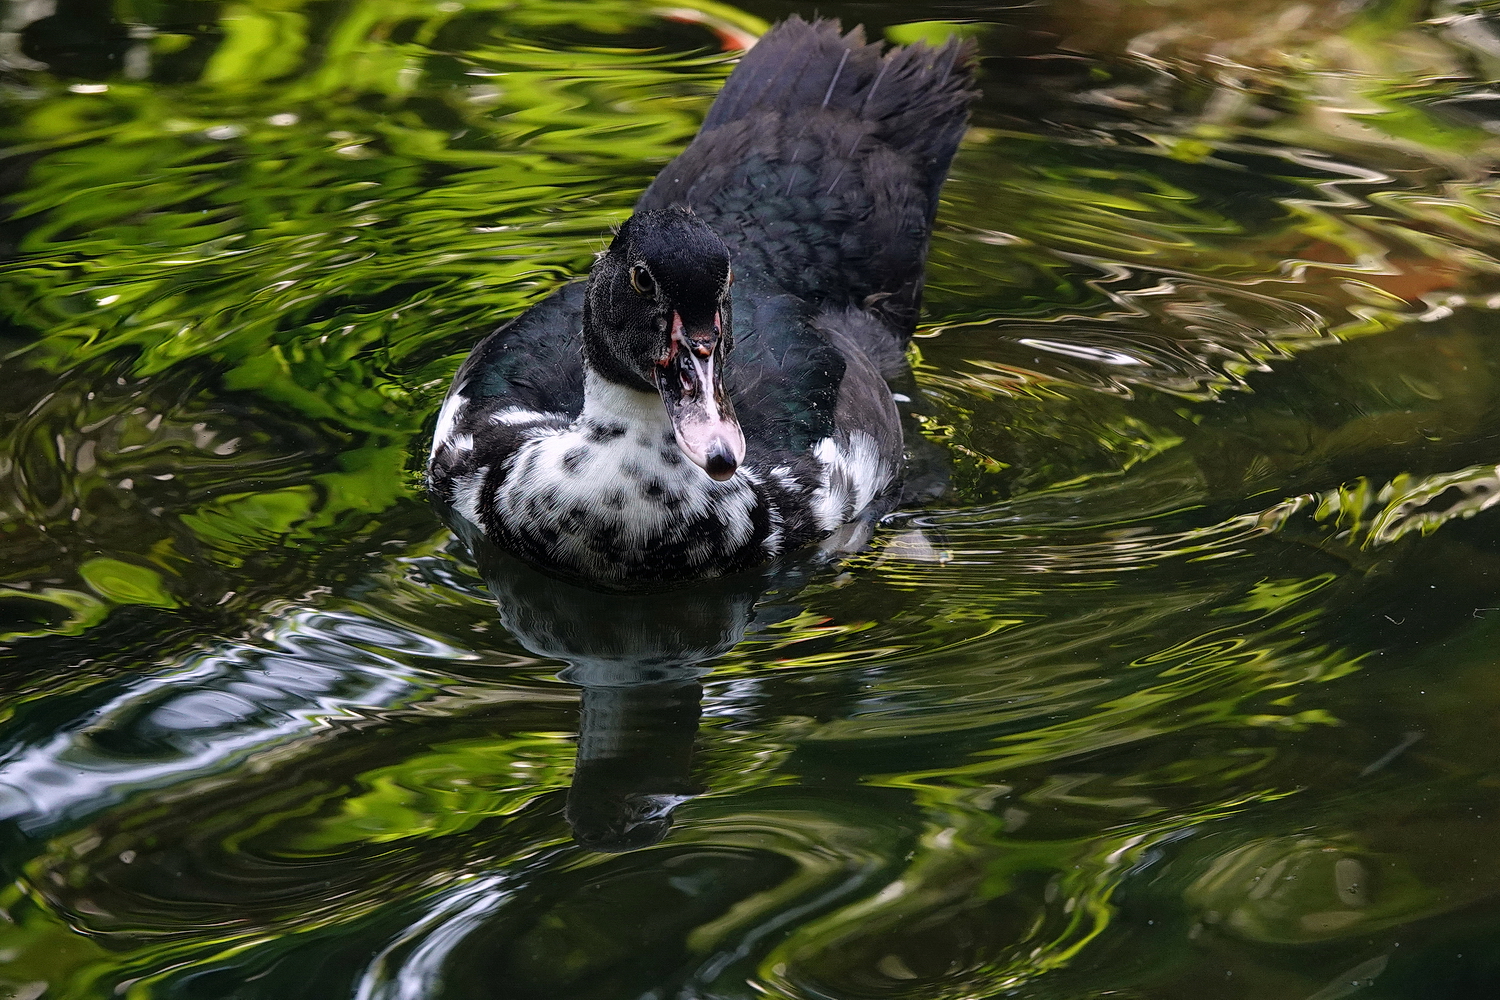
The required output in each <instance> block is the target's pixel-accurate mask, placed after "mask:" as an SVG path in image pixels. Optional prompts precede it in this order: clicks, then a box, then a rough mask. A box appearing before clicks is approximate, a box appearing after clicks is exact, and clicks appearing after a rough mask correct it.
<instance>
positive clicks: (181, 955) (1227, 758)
mask: <svg viewBox="0 0 1500 1000" xmlns="http://www.w3.org/2000/svg"><path fill="white" fill-rule="evenodd" d="M200 6H201V8H202V9H198V7H200ZM13 7H14V9H13V10H10V11H8V12H7V13H5V14H4V16H3V20H0V135H3V138H4V145H5V151H4V153H3V154H0V272H3V279H0V358H3V363H0V412H3V413H4V415H5V419H3V420H0V656H3V658H4V663H5V671H4V675H3V679H0V868H3V870H4V872H5V876H6V878H5V880H4V883H5V887H4V889H3V891H0V916H4V917H5V918H6V919H5V920H4V921H3V922H0V995H14V996H18V997H27V998H41V997H58V998H78V1000H84V998H93V997H98V996H125V997H129V998H133V1000H145V998H152V997H188V996H192V997H219V996H223V997H228V996H235V997H243V998H258V997H276V998H278V1000H282V998H290V997H309V998H318V1000H323V998H327V997H339V996H350V997H357V998H363V1000H395V998H415V997H422V998H432V1000H444V998H452V1000H460V998H471V997H488V996H495V995H505V996H507V997H512V998H516V1000H530V998H536V1000H544V998H545V1000H552V998H556V997H562V996H566V997H573V998H579V1000H625V998H630V1000H635V998H639V1000H662V998H666V997H695V998H700V997H701V998H705V1000H707V998H725V1000H729V998H736V1000H739V998H744V997H747V996H750V995H758V996H766V997H778V998H785V1000H809V998H822V1000H870V998H879V997H890V998H911V1000H930V998H953V1000H958V998H964V997H976V996H998V995H1016V996H1026V997H1039V998H1041V997H1045V998H1058V1000H1062V998H1075V997H1076V998H1086V997H1098V996H1104V995H1118V996H1133V997H1161V998H1169V997H1179V996H1194V997H1196V996H1209V995H1219V994H1221V993H1224V992H1225V991H1226V990H1228V991H1229V992H1232V993H1233V994H1234V995H1235V996H1237V997H1243V998H1245V1000H1259V998H1281V997H1285V996H1293V997H1299V996H1301V997H1316V998H1330V997H1334V996H1349V995H1356V994H1355V993H1352V992H1350V991H1355V990H1358V991H1365V992H1368V993H1369V994H1370V995H1371V996H1374V995H1375V994H1376V993H1378V994H1379V995H1380V996H1381V997H1385V998H1392V1000H1394V998H1408V997H1410V998H1418V997H1422V998H1425V997H1430V996H1440V995H1441V996H1469V995H1472V996H1488V995H1490V994H1492V993H1494V992H1495V989H1496V988H1497V987H1500V968H1497V967H1496V965H1495V962H1494V959H1493V956H1494V955H1495V954H1496V949H1495V942H1496V940H1497V937H1500V932H1497V930H1496V928H1497V927H1500V922H1497V921H1500V903H1497V900H1500V879H1497V877H1496V869H1495V866H1494V864H1493V862H1492V858H1493V854H1494V851H1493V844H1494V843H1495V839H1496V837H1497V836H1500V816H1497V814H1496V813H1495V810H1494V809H1493V802H1492V798H1493V790H1494V788H1495V786H1496V783H1497V781H1500V759H1497V757H1496V755H1495V749H1494V748H1495V747H1497V746H1500V741H1497V740H1496V739H1494V738H1493V735H1494V730H1495V719H1496V718H1500V704H1497V695H1500V689H1497V687H1496V685H1495V684H1494V668H1495V659H1496V657H1495V650H1496V649H1500V634H1497V629H1500V592H1497V583H1496V581H1497V580H1500V553H1497V549H1496V543H1495V538H1496V532H1495V518H1496V516H1497V515H1496V506H1497V498H1500V465H1497V464H1496V463H1497V462H1500V351H1497V350H1496V349H1495V344H1496V340H1497V338H1500V319H1497V315H1500V314H1497V309H1500V205H1497V202H1496V197H1495V186H1494V183H1493V174H1494V171H1495V169H1496V167H1497V166H1500V138H1497V136H1500V117H1497V115H1496V110H1497V109H1496V108H1495V107H1494V103H1495V102H1494V101H1493V96H1494V92H1495V88H1496V85H1497V81H1500V27H1497V22H1496V21H1495V18H1494V16H1493V12H1492V11H1491V10H1490V5H1488V4H1483V3H1467V2H1455V3H1439V4H1430V5H1415V4H1399V3H1398V4H1348V3H1340V2H1336V0H1296V2H1292V0H1235V2H1232V3H1231V2H1218V0H1214V2H1206V3H1205V2H1201V0H1195V2H1187V0H1152V2H1145V0H1141V2H1136V0H1108V2H1105V0H1097V2H1096V0H1080V2H1077V3H1067V4H1064V3H1055V2H1050V0H1048V2H1040V3H1033V4H1026V5H1011V6H1008V7H1005V8H1003V9H1001V8H998V7H996V6H995V5H993V4H971V3H957V4H946V5H940V7H939V6H930V5H929V7H927V8H913V7H912V6H911V5H910V4H895V3H885V2H877V3H864V4H860V5H840V4H834V5H832V6H831V7H829V6H827V5H824V6H823V7H822V8H820V9H821V11H822V12H823V13H825V14H832V15H838V16H842V17H844V18H845V20H846V22H850V23H852V22H853V21H857V20H862V21H864V22H865V24H866V26H867V28H868V31H869V33H870V34H871V36H884V37H886V38H887V39H889V40H892V41H898V42H903V43H906V42H913V41H917V40H922V39H927V40H939V39H941V38H944V37H947V36H949V35H951V34H955V33H957V34H963V35H967V36H969V37H971V38H973V39H974V42H975V44H976V45H977V46H978V48H979V51H980V54H981V57H982V59H981V65H982V68H983V76H982V79H981V87H982V90H983V95H982V97H981V98H980V99H979V101H978V102H977V103H976V106H975V110H974V115H973V118H972V121H971V129H970V131H969V133H968V134H967V135H966V137H965V139H964V142H963V146H962V149H961V151H960V153H959V156H958V158H957V160H956V162H955V164H954V169H953V173H952V176H951V179H950V181H949V183H948V185H947V186H946V187H945V189H944V198H943V203H942V205H941V206H940V209H939V213H938V221H937V228H936V232H935V236H934V241H933V246H932V251H931V254H930V259H929V262H928V287H927V292H926V304H925V310H926V312H925V314H924V317H923V322H922V326H921V328H920V330H919V331H918V336H917V337H916V338H915V340H914V342H913V346H912V348H911V350H910V352H909V358H910V360H911V362H912V367H913V372H914V376H915V378H914V382H913V383H911V384H908V385H907V386H906V387H905V388H904V389H903V390H902V392H903V395H904V396H906V397H907V398H906V399H905V400H904V401H903V402H902V406H903V407H904V408H905V409H906V410H907V411H908V412H909V415H910V419H911V426H912V427H913V428H914V431H913V435H912V437H913V440H912V441H911V453H912V454H911V456H910V457H911V463H910V468H911V471H912V475H913V479H914V480H920V481H922V482H924V483H926V484H928V487H929V488H928V489H927V492H926V494H925V495H926V496H928V498H929V499H928V501H927V502H926V503H924V504H922V505H919V506H917V507H914V508H912V509H906V510H901V511H897V512H896V513H894V514H893V515H891V516H890V517H889V518H888V519H886V521H885V522H884V523H883V524H881V525H880V526H879V528H878V530H876V531H875V533H874V535H873V537H872V538H871V539H870V540H869V543H868V544H866V545H864V546H863V547H861V548H858V549H856V550H854V551H843V552H837V553H825V554H822V555H816V554H811V553H800V554H798V555H797V556H796V557H795V558H793V559H790V560H787V561H786V562H785V563H783V564H779V565H777V566H774V567H770V568H768V569H767V570H766V571H765V572H763V573H759V574H748V575H745V576H743V577H735V578H730V579H725V580H719V581H712V582H708V583H704V584H702V585H700V586H695V587H693V588H689V589H686V590H682V591H675V592H671V593H668V594H658V595H625V596H620V595H613V596H607V595H598V594H592V593H590V592H586V591H581V590H579V589H577V588H569V587H568V586H567V585H565V584H562V583H560V582H558V581H552V580H550V579H548V578H546V577H544V576H542V575H541V574H537V573H535V572H534V571H531V570H529V569H528V568H527V567H525V566H522V565H520V564H518V563H515V562H514V560H509V561H507V558H506V557H504V555H503V554H497V553H494V552H491V551H488V550H487V549H485V548H484V547H483V546H482V545H479V544H478V543H477V542H476V540H475V539H473V538H470V537H469V536H468V535H467V534H465V533H464V529H463V528H462V527H461V526H459V527H458V528H457V533H455V531H454V530H450V528H451V527H453V526H450V525H445V524H444V523H443V522H442V521H440V520H439V518H438V517H437V516H436V514H435V513H434V512H433V511H432V510H431V509H429V507H428V506H427V503H426V499H425V496H424V494H423V483H422V478H421V466H422V462H423V456H424V454H425V451H426V438H427V435H428V433H429V432H430V426H431V423H432V421H433V419H434V414H435V411H436V408H437V403H438V401H439V400H440V398H441V396H442V394H443V392H444V391H445V388H446V385H447V382H448V380H449V378H450V377H451V375H452V373H453V372H454V370H455V369H456V368H457V366H458V364H459V363H460V362H461V360H462V358H463V357H464V355H465V354H466V352H467V351H468V350H469V348H470V347H471V346H472V344H473V343H474V342H475V341H476V340H477V339H478V338H479V337H480V336H482V335H483V334H484V333H485V332H486V331H488V330H490V329H493V328H494V327H495V326H496V325H498V324H499V323H500V322H503V321H504V320H505V319H507V318H509V317H510V316H513V315H515V314H516V313H517V312H519V311H520V310H521V309H523V308H525V306H526V305H528V304H530V303H532V302H534V301H536V300H537V299H539V298H540V297H542V296H544V295H546V294H548V293H549V292H550V291H551V290H552V289H554V288H555V287H557V286H558V285H559V284H560V283H562V282H564V281H566V280H570V279H572V278H574V277H576V276H578V275H579V274H581V273H583V271H584V270H586V268H587V267H588V265H589V262H590V260H591V257H592V255H593V253H595V252H596V251H597V250H598V249H599V248H600V246H602V242H601V241H602V240H605V239H607V237H608V233H609V231H610V227H611V226H613V225H616V224H618V222H619V221H620V220H621V219H623V218H624V217H625V215H626V214H627V213H628V211H629V208H630V206H631V204H632V203H633V201H634V199H635V198H636V196H637V194H638V192H639V191H640V190H641V189H642V187H643V186H644V185H645V184H646V183H647V182H648V181H649V179H650V177H651V176H653V174H654V173H655V172H656V170H658V169H659V168H660V166H661V165H662V164H664V163H666V162H667V161H668V160H669V159H670V158H671V157H672V156H673V155H675V153H676V152H677V151H678V150H679V149H681V147H682V146H683V144H684V143H686V142H687V141H688V139H689V138H690V137H691V136H692V134H693V133H694V131H695V130H696V128H697V127H698V123H699V122H700V121H701V120H702V117H703V115H704V113H705V112H706V109H707V107H708V104H709V102H710V101H711V99H712V96H713V94H714V93H715V92H716V90H717V89H718V87H719V86H720V85H721V82H722V80H723V78H724V76H725V75H726V73H727V72H728V71H729V69H730V67H731V65H732V62H733V60H734V58H735V54H736V53H737V52H738V51H739V50H741V49H742V48H743V47H744V46H746V45H747V44H749V43H751V42H753V40H754V38H755V37H756V36H757V34H758V33H759V32H760V31H762V30H764V28H765V26H766V21H765V18H766V17H768V16H770V13H771V12H770V9H769V8H765V7H764V6H763V5H761V6H756V5H752V7H751V8H747V9H745V10H740V9H737V8H734V7H732V6H729V5H726V4H720V3H713V2H707V0H703V2H698V0H693V2H687V3H681V4H675V5H670V6H668V7H652V6H649V5H647V6H642V5H637V4H626V3H617V2H613V0H587V2H584V0H579V2H549V3H540V2H531V0H521V2H514V0H505V2H500V0H469V2H465V3H462V4H459V3H446V2H436V0H348V2H341V3H335V4H327V3H303V2H300V0H285V2H282V0H277V2H271V0H246V2H243V3H237V4H234V5H232V6H225V7H222V8H220V7H215V6H213V5H206V6H204V5H194V9H193V10H191V11H188V9H187V8H186V7H183V6H182V5H174V4H166V5H155V6H153V5H144V6H143V5H140V4H129V3H115V4H106V5H99V4H93V5H90V4H75V3H73V2H71V0H56V2H53V0H35V2H29V3H24V4H17V5H13ZM775 13H776V15H777V16H779V14H780V12H779V11H777V12H775ZM918 438H920V440H918ZM945 484H946V485H945Z"/></svg>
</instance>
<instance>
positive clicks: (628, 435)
mask: <svg viewBox="0 0 1500 1000" xmlns="http://www.w3.org/2000/svg"><path fill="white" fill-rule="evenodd" d="M972 64H973V59H972V53H971V51H970V49H969V48H968V47H967V46H966V45H964V44H962V43H959V42H957V41H951V42H949V43H948V44H947V45H945V46H942V47H940V48H933V47H928V46H923V45H915V46H907V47H904V48H895V49H892V50H890V51H883V47H882V46H880V45H879V44H867V43H865V42H864V40H863V36H862V33H861V32H860V30H859V29H855V30H854V31H852V32H850V33H848V34H841V32H840V29H839V26H838V24H837V23H836V22H832V21H816V22H812V23H808V22H805V21H803V20H801V19H798V18H795V17H793V18H791V19H789V20H787V21H785V22H783V23H781V24H779V25H777V26H776V27H775V28H773V29H772V30H771V31H769V32H768V33H767V34H766V35H765V36H764V37H763V38H762V39H761V40H760V41H759V42H758V43H757V44H756V46H755V47H754V48H753V49H751V50H750V51H749V52H748V53H747V54H746V55H745V57H744V58H743V59H742V61H741V62H740V65H739V66H738V67H737V68H736V69H735V71H734V72H733V74H731V76H730V78H729V80H728V82H727V83H726V84H725V86H724V89H723V91H722V92H721V93H720V95H719V97H718V99H717V100H716V101H715V102H714V105H713V107H712V108H711V109H710V111H709V113H708V117H707V118H706V119H705V121H704V124H703V128H702V131H700V132H699V134H698V136H697V137H696V138H695V139H694V140H693V142H692V143H691V144H690V145H689V146H688V148H687V149H686V150H685V151H684V152H683V153H682V154H681V155H680V156H678V157H677V158H676V159H675V160H674V161H672V163H670V164H669V165H668V166H667V167H666V168H665V169H664V170H663V171H662V172H661V174H660V175H659V176H658V177H657V178H656V180H655V181H654V182H653V183H652V184H651V186H650V187H649V188H648V189H647V190H646V192H645V194H644V195H642V197H641V199H640V202H639V203H638V204H637V207H636V213H635V215H633V216H632V217H631V218H630V219H629V220H628V221H627V222H626V223H625V224H624V225H623V226H622V227H621V229H620V231H619V232H618V234H617V235H616V237H615V239H614V241H613V243H612V244H611V245H610V247H609V249H608V250H607V251H605V252H604V253H602V254H601V255H600V256H599V258H598V260H597V261H596V263H595V265H594V267H593V268H592V269H591V271H590V274H589V278H588V280H587V282H584V283H577V284H571V285H568V286H566V287H564V288H562V289H560V290H559V291H558V292H556V293H555V294H553V295H552V296H551V297H549V298H548V299H546V300H544V301H543V302H541V303H540V304H538V305H537V306H535V307H533V308H532V309H531V310H529V311H528V312H526V313H525V314H524V315H522V316H520V317H519V318H518V319H516V320H514V321H513V322H511V323H509V324H508V325H506V326H504V327H502V328H501V329H499V330H497V331H496V332H495V333H493V334H491V335H490V336H489V337H488V338H487V339H485V340H484V341H483V342H482V343H480V345H479V346H478V347H476V348H475V350H474V352H473V353H472V354H471V355H470V356H469V358H468V359H467V360H466V361H465V362H464V364H463V366H462V367H461V368H460V369H459V371H458V374H457V375H456V376H455V378H454V381H453V386H452V388H451V390H450V392H449V395H448V398H447V400H446V401H445V402H444V404H443V407H442V410H441V412H440V414H439V417H438V423H437V429H436V433H435V435H434V440H433V451H432V458H431V462H430V465H429V482H430V485H431V490H432V493H433V495H434V497H435V498H436V499H437V500H438V501H439V502H440V503H442V504H444V505H446V506H447V507H448V508H449V509H451V510H452V511H453V512H455V513H457V514H459V515H461V516H462V517H463V518H465V519H466V520H468V521H470V522H472V523H473V524H475V525H477V526H479V527H480V528H481V529H482V531H483V532H484V534H485V535H486V536H487V537H488V538H489V539H491V540H492V541H494V542H495V543H497V544H498V545H500V546H501V547H503V548H506V549H508V550H510V551H512V552H514V553H516V554H517V555H519V556H521V557H522V558H523V559H525V560H527V561H528V562H531V563H533V564H535V565H536V566H538V567H540V568H542V569H544V570H547V571H548V572H551V573H554V574H556V575H559V576H562V577H566V578H571V579H576V580H581V581H585V582H589V583H592V584H596V585H603V586H611V587H620V586H624V587H629V586H634V585H639V584H669V583H675V582H680V581H684V580H691V579H697V578H703V577H708V576H717V575H721V574H724V573H729V572H734V571H737V570H740V569H745V568H748V567H751V566H755V565H758V564H761V563H764V562H766V561H768V560H771V559H773V558H775V557H776V556H778V555H780V554H782V553H784V552H787V551H790V550H792V549H794V548H797V547H800V546H802V545H805V544H807V543H809V542H812V541H815V540H818V539H820V538H823V537H825V536H827V535H829V534H830V533H831V532H833V531H835V530H837V529H838V528H839V527H840V526H841V525H843V524H845V523H847V522H850V521H852V520H854V519H856V518H858V517H861V516H867V515H869V514H870V513H871V512H872V511H881V510H883V509H888V507H889V506H890V505H891V504H892V503H893V502H894V498H895V496H896V495H897V494H898V492H899V478H900V471H901V461H902V440H901V421H900V417H899V414H898V412H897V409H896V405H895V402H894V401H893V399H892V395H891V391H890V389H889V386H888V385H887V383H886V381H885V378H886V377H890V376H894V375H896V374H899V373H901V372H903V371H904V367H905V362H904V355H903V348H904V346H905V343H906V340H907V338H909V337H910V335H911V332H912V330H913V328H914V325H915V322H916V317H917V312H918V309H919V306H920V302H921V293H922V270H923V266H924V263H925V259H926V253H927V243H928V238H929V233H930V231H931V226H932V220H933V216H934V214H935V212H936V209H937V199H938V192H939V189H940V187H941V185H942V182H943V179H944V177H945V175H946V173H947V169H948V164H949V162H950V161H951V159H952V157H953V154H954V151H955V150H956V148H957V145H958V141H959V139H960V137H961V136H962V134H963V131H964V128H965V122H966V117H967V109H968V103H969V101H970V99H971V98H972V96H973V92H972V90H971V83H972V73H973V65H972Z"/></svg>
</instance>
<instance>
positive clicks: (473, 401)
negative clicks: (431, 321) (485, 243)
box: [427, 282, 584, 519]
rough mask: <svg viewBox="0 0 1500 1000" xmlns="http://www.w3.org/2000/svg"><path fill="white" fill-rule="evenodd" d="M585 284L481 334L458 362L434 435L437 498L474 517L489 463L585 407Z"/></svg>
mask: <svg viewBox="0 0 1500 1000" xmlns="http://www.w3.org/2000/svg"><path fill="white" fill-rule="evenodd" d="M583 288H584V286H583V283H582V282H574V283H573V284H570V285H565V286H564V287H562V288H560V289H558V290H557V291H556V292H554V293H552V294H551V295H549V296H548V297H547V298H545V299H543V300H542V301H541V302H539V303H537V304H536V305H534V306H532V307H531V308H530V309H528V310H526V312H524V313H522V314H521V315H520V316H517V317H516V318H515V319H514V320H512V321H511V322H509V323H507V324H505V325H504V326H502V327H501V328H500V329H498V330H496V331H495V332H494V333H492V334H490V335H489V336H488V337H486V338H485V339H484V340H482V341H481V342H480V344H479V346H478V347H476V348H474V351H473V353H471V354H470V355H469V357H468V359H467V360H465V361H464V363H463V365H462V366H460V367H459V369H458V374H456V375H454V376H453V385H452V386H451V387H450V388H449V390H448V398H447V399H445V400H444V401H443V406H442V409H441V410H439V411H438V419H437V427H436V428H435V429H434V431H433V435H432V455H431V460H430V462H429V463H428V468H427V472H428V475H427V481H428V486H429V489H430V491H431V494H432V496H433V497H434V498H436V499H437V500H439V501H440V502H442V503H444V504H446V505H448V506H450V507H453V508H455V509H458V510H459V511H460V513H464V514H465V516H467V517H470V518H471V519H473V518H472V511H471V510H469V509H468V507H472V503H468V502H469V501H473V500H474V499H475V498H477V496H478V490H479V488H480V485H481V483H482V480H483V476H484V471H485V470H486V469H490V468H494V467H496V466H498V465H499V464H500V463H502V462H504V461H505V459H506V458H507V457H509V456H510V454H511V453H512V452H514V451H515V449H516V448H518V447H520V445H521V444H522V442H523V441H525V440H526V438H527V437H528V436H530V435H533V434H535V433H536V432H537V431H538V430H539V429H541V428H543V427H564V426H566V425H568V424H569V423H571V422H572V421H573V420H574V418H576V417H577V416H578V414H579V413H580V412H581V411H582V409H583V359H582V357H581V355H580V354H579V350H580V344H581V343H582V335H581V333H582V329H583ZM466 503H468V507H466Z"/></svg>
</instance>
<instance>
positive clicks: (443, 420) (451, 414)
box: [432, 392, 474, 455]
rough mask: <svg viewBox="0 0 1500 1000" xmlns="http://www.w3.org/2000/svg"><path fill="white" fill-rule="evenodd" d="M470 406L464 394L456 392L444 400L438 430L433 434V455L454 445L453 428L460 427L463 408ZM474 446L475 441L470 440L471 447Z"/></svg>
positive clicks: (439, 414)
mask: <svg viewBox="0 0 1500 1000" xmlns="http://www.w3.org/2000/svg"><path fill="white" fill-rule="evenodd" d="M468 404H469V400H468V398H467V397H465V396H464V395H463V393H459V392H455V393H452V394H451V395H449V396H448V398H447V399H445V400H443V408H442V409H441V410H439V411H438V419H437V430H436V431H434V432H433V434H432V453H433V454H434V455H436V454H437V453H438V452H439V451H440V450H442V449H443V448H447V447H449V446H451V445H452V443H453V442H452V441H451V440H450V439H451V438H452V437H453V428H454V427H455V426H457V425H458V415H459V414H460V413H462V412H463V408H464V407H465V406H467V405H468ZM473 446H474V439H473V438H470V439H469V447H471V448H472V447H473Z"/></svg>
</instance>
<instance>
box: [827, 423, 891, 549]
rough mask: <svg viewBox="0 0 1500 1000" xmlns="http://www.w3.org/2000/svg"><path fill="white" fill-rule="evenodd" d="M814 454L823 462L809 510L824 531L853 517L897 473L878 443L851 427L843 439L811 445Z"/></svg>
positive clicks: (888, 483)
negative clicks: (852, 429)
mask: <svg viewBox="0 0 1500 1000" xmlns="http://www.w3.org/2000/svg"><path fill="white" fill-rule="evenodd" d="M813 457H815V458H816V459H817V460H818V461H819V462H821V463H822V464H823V469H822V477H821V478H822V482H820V483H819V484H818V487H817V488H816V489H815V490H813V496H812V510H813V516H814V517H816V518H817V519H818V524H819V525H821V526H822V528H823V530H824V531H832V530H834V529H835V528H837V527H838V526H839V525H841V524H843V523H844V522H846V521H849V520H852V519H853V518H854V516H855V515H856V514H858V513H859V512H860V511H862V510H864V509H865V507H866V506H867V505H868V504H869V502H870V501H871V500H874V499H875V497H876V496H878V495H879V494H880V491H881V490H883V489H885V488H886V487H887V486H889V485H890V483H891V480H892V479H893V478H895V475H896V470H895V468H894V467H893V466H891V465H890V463H888V462H886V461H885V460H884V459H883V458H881V455H880V444H879V443H878V442H877V441H876V440H875V439H874V438H873V437H871V436H870V435H869V434H866V433H865V432H864V431H850V432H849V437H848V438H847V440H844V441H839V440H838V438H836V437H826V438H824V439H823V440H821V441H819V442H818V443H817V444H816V445H815V446H814V447H813Z"/></svg>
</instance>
